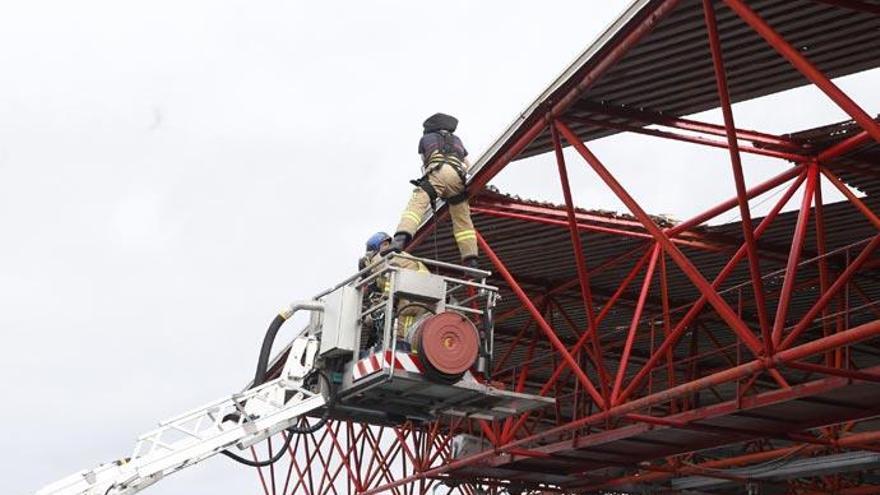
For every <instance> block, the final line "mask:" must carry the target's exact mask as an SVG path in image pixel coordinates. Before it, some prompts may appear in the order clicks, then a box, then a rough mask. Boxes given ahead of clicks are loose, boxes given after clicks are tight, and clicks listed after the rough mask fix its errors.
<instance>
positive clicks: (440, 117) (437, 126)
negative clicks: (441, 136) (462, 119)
mask: <svg viewBox="0 0 880 495" xmlns="http://www.w3.org/2000/svg"><path fill="white" fill-rule="evenodd" d="M422 127H424V128H425V134H428V133H430V132H437V131H449V132H455V128H456V127H458V119H457V118H455V117H453V116H452V115H446V114H445V113H435V114H434V115H431V116H430V117H428V119H427V120H425V122H424V123H423V124H422Z"/></svg>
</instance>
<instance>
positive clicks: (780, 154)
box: [567, 117, 809, 162]
mask: <svg viewBox="0 0 880 495" xmlns="http://www.w3.org/2000/svg"><path fill="white" fill-rule="evenodd" d="M567 120H568V121H569V122H577V123H579V124H584V125H591V126H594V127H602V128H606V129H616V130H619V131H624V132H632V133H635V134H644V135H646V136H654V137H659V138H664V139H671V140H673V141H682V142H685V143H693V144H700V145H703V146H710V147H712V148H721V149H729V145H728V144H726V143H724V142H723V141H719V140H717V139H708V138H705V137H702V136H688V135H686V134H678V133H675V132H669V131H661V130H659V129H649V128H647V127H639V126H636V125H631V124H622V123H619V122H611V121H609V120H599V119H593V118H590V117H567ZM741 149H742V151H743V152H746V153H751V154H754V155H761V156H769V157H771V158H780V159H783V160H790V161H793V162H799V161H803V160H805V159H807V158H809V157H807V156H805V155H800V154H797V153H789V152H786V151H778V150H772V149H768V148H756V147H754V146H749V145H743V146H741Z"/></svg>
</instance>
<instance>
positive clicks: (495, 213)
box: [471, 206, 729, 252]
mask: <svg viewBox="0 0 880 495" xmlns="http://www.w3.org/2000/svg"><path fill="white" fill-rule="evenodd" d="M471 212H473V213H479V214H482V215H488V216H492V217H497V218H510V219H513V220H522V221H525V222H534V223H540V224H543V225H553V226H557V227H566V228H568V227H569V224H568V222H567V221H565V220H556V219H553V218H546V217H540V216H535V215H526V214H523V213H511V212H507V211H503V210H496V209H493V208H486V207H483V206H472V207H471ZM576 227H577V229H578V230H581V231H584V232H596V233H600V234H608V235H619V236H622V237H630V238H633V239H644V240H653V239H654V238H653V237H651V234H648V233H647V232H635V231H631V230H621V229H614V228H610V227H601V226H597V225H588V224H583V223H578V224H577V225H576ZM672 242H674V243H676V244H679V245H682V246H688V247H692V248H696V249H703V250H706V251H714V252H718V251H724V250H727V249H729V248H728V246H726V245H724V246H722V245H717V244H711V243H708V242H703V241H698V240H689V239H680V238H673V239H672Z"/></svg>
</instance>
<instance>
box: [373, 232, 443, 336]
mask: <svg viewBox="0 0 880 495" xmlns="http://www.w3.org/2000/svg"><path fill="white" fill-rule="evenodd" d="M391 251H392V248H391V236H390V235H388V234H386V233H385V232H376V233H375V234H373V235H372V236H370V238H369V239H367V245H366V252H365V254H364V256H363V257H362V258H361V259H360V260H359V261H358V266H359V268H360V269H361V270H363V269H364V268H367V267H369V266H372V265H376V268H374V271H375V270H377V269H378V268H379V267H380V262H381V261H382V258H384V257H385V255H387V254H388V253H390V252H391ZM400 254H403V255H407V253H405V252H401V253H400ZM389 263H390V264H391V265H392V266H396V267H400V268H402V269H404V270H413V271H416V272H420V273H428V272H429V270H428V267H427V266H425V264H424V263H422V262H421V261H418V260H414V259H410V258H406V257H404V256H393V257H392V258H391V259H390V260H389ZM388 284H389V281H388V276H387V274H383V275H380V276H379V277H377V278H376V280H375V285H374V286H373V287H374V294H377V295H382V294H385V295H387V294H388V292H389V291H390V289H391V288H390V287H389V285H388ZM395 311H396V314H397V325H396V329H397V330H396V336H397V339H398V343H397V349H398V350H402V351H406V352H409V351H410V350H411V348H410V345H409V343H408V342H407V341H406V333H407V330H409V328H410V327H411V326H412V324H413V323H415V322H416V320H418V319H419V318H421V317H422V316H424V315H426V314H428V311H427V310H426V309H425V307H424V306H423V305H421V304H417V303H413V302H412V301H409V300H406V299H399V300H398V301H397V307H396V309H395ZM371 340H373V339H371Z"/></svg>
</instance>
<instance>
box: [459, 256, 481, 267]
mask: <svg viewBox="0 0 880 495" xmlns="http://www.w3.org/2000/svg"><path fill="white" fill-rule="evenodd" d="M461 264H462V265H464V266H466V267H468V268H473V269H474V270H479V269H480V260H479V258H477V257H476V256H471V257H469V258H465V259H463V260H462V261H461Z"/></svg>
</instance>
